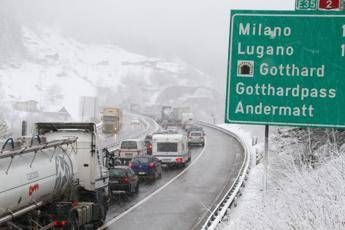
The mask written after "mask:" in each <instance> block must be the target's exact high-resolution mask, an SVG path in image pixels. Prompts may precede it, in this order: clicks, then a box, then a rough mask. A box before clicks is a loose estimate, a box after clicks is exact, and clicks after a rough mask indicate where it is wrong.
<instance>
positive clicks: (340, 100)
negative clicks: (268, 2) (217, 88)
mask: <svg viewBox="0 0 345 230" xmlns="http://www.w3.org/2000/svg"><path fill="white" fill-rule="evenodd" d="M228 55H229V56H228V76H227V100H226V118H225V121H226V122H227V123H245V124H265V125H292V126H316V127H345V14H344V12H339V11H338V12H334V11H332V12H311V11H304V12H301V11H243V10H234V11H231V20H230V39H229V53H228Z"/></svg>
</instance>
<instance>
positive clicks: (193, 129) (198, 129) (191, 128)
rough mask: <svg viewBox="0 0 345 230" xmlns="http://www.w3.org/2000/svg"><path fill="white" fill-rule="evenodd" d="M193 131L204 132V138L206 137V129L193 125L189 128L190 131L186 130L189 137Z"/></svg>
mask: <svg viewBox="0 0 345 230" xmlns="http://www.w3.org/2000/svg"><path fill="white" fill-rule="evenodd" d="M192 131H202V132H203V134H204V136H205V135H206V133H205V131H204V129H203V128H202V127H200V126H196V125H193V126H191V127H189V128H188V129H186V132H187V135H189V133H190V132H192Z"/></svg>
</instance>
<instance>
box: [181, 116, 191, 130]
mask: <svg viewBox="0 0 345 230" xmlns="http://www.w3.org/2000/svg"><path fill="white" fill-rule="evenodd" d="M181 123H182V128H183V129H185V130H186V129H188V128H190V127H191V126H193V124H194V114H193V113H182V121H181Z"/></svg>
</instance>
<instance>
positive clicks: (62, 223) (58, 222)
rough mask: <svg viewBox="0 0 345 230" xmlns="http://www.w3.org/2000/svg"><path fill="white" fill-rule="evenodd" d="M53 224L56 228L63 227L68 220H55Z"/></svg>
mask: <svg viewBox="0 0 345 230" xmlns="http://www.w3.org/2000/svg"><path fill="white" fill-rule="evenodd" d="M53 224H54V227H55V228H63V227H64V226H65V225H66V224H67V221H65V220H61V221H57V220H55V221H54V222H53Z"/></svg>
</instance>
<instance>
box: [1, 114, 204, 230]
mask: <svg viewBox="0 0 345 230" xmlns="http://www.w3.org/2000/svg"><path fill="white" fill-rule="evenodd" d="M109 111H110V110H107V111H103V118H102V120H103V126H104V125H105V126H107V125H108V126H107V128H104V127H103V130H102V131H103V132H108V130H111V132H117V131H118V130H119V128H121V126H122V112H119V111H118V112H117V113H116V112H114V111H115V110H112V115H110V112H109ZM116 114H117V115H116ZM116 116H117V117H118V118H114V117H116ZM110 117H113V118H114V119H113V118H112V119H110ZM113 121H116V122H113ZM109 127H112V128H109ZM177 131H178V128H170V129H169V130H168V131H165V132H160V133H154V134H152V135H148V136H146V138H145V139H142V140H141V139H127V140H123V141H122V142H121V144H120V148H119V151H118V155H117V156H116V157H115V158H114V159H113V162H112V163H109V159H108V158H109V154H108V155H105V151H101V150H100V149H99V146H98V135H97V127H96V125H95V123H78V122H75V123H63V122H60V123H57V122H47V123H37V124H36V134H35V136H34V137H32V138H27V137H21V138H18V139H12V138H10V139H8V140H7V141H6V142H5V144H4V145H3V147H2V150H1V153H0V165H2V166H5V167H2V168H1V169H0V172H1V173H0V180H1V181H2V183H1V184H0V207H1V209H0V229H2V226H6V227H5V228H6V229H16V228H23V229H36V228H37V229H39V228H42V227H43V228H45V229H51V228H55V229H96V228H97V227H99V226H101V225H102V224H103V222H104V221H105V218H106V214H107V209H108V205H109V203H110V202H111V201H110V200H111V198H112V196H113V195H114V194H116V193H126V194H129V195H131V194H135V193H138V192H139V186H140V180H141V179H148V180H150V181H154V180H156V179H159V178H161V177H162V176H163V173H162V172H163V171H162V168H163V167H185V166H186V164H187V163H188V162H190V161H191V152H190V149H189V145H190V143H191V142H190V138H189V137H190V136H194V135H191V134H193V132H197V131H191V132H189V131H188V130H187V134H186V133H178V132H177ZM198 132H201V133H203V131H202V130H201V131H200V130H198ZM203 134H204V133H203ZM187 135H188V137H187ZM103 159H105V160H103ZM106 162H108V163H106ZM11 226H13V227H11Z"/></svg>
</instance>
